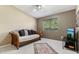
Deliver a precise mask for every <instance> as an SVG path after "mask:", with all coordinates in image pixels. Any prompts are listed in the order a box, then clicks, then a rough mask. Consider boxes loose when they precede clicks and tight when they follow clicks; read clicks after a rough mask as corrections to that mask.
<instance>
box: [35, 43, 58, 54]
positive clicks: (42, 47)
mask: <svg viewBox="0 0 79 59" xmlns="http://www.w3.org/2000/svg"><path fill="white" fill-rule="evenodd" d="M34 52H35V54H57V52H56V51H55V50H54V49H53V48H51V47H50V46H49V45H48V44H47V43H35V44H34Z"/></svg>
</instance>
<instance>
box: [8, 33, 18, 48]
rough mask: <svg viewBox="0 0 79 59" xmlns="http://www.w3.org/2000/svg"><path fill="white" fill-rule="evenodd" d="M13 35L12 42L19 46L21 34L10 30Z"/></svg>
mask: <svg viewBox="0 0 79 59" xmlns="http://www.w3.org/2000/svg"><path fill="white" fill-rule="evenodd" d="M9 33H10V34H11V37H12V42H11V43H12V44H13V45H15V46H16V47H17V48H19V36H18V35H17V33H15V32H9Z"/></svg>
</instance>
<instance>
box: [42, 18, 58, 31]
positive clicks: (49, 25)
mask: <svg viewBox="0 0 79 59" xmlns="http://www.w3.org/2000/svg"><path fill="white" fill-rule="evenodd" d="M43 28H44V30H57V29H58V22H57V18H51V19H48V20H44V21H43Z"/></svg>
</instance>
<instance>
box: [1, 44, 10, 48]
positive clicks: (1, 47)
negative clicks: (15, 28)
mask: <svg viewBox="0 0 79 59" xmlns="http://www.w3.org/2000/svg"><path fill="white" fill-rule="evenodd" d="M9 45H11V44H6V45H1V46H0V48H2V47H6V46H9Z"/></svg>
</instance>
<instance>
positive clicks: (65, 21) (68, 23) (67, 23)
mask: <svg viewBox="0 0 79 59" xmlns="http://www.w3.org/2000/svg"><path fill="white" fill-rule="evenodd" d="M49 17H57V18H58V30H51V31H43V26H42V21H43V20H46V19H47V18H49ZM37 22H38V30H39V31H43V32H44V37H47V38H50V39H57V40H61V36H65V35H66V28H67V27H74V25H75V23H76V16H75V10H72V11H67V12H63V13H59V14H55V15H51V16H48V17H44V18H41V19H38V21H37Z"/></svg>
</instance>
